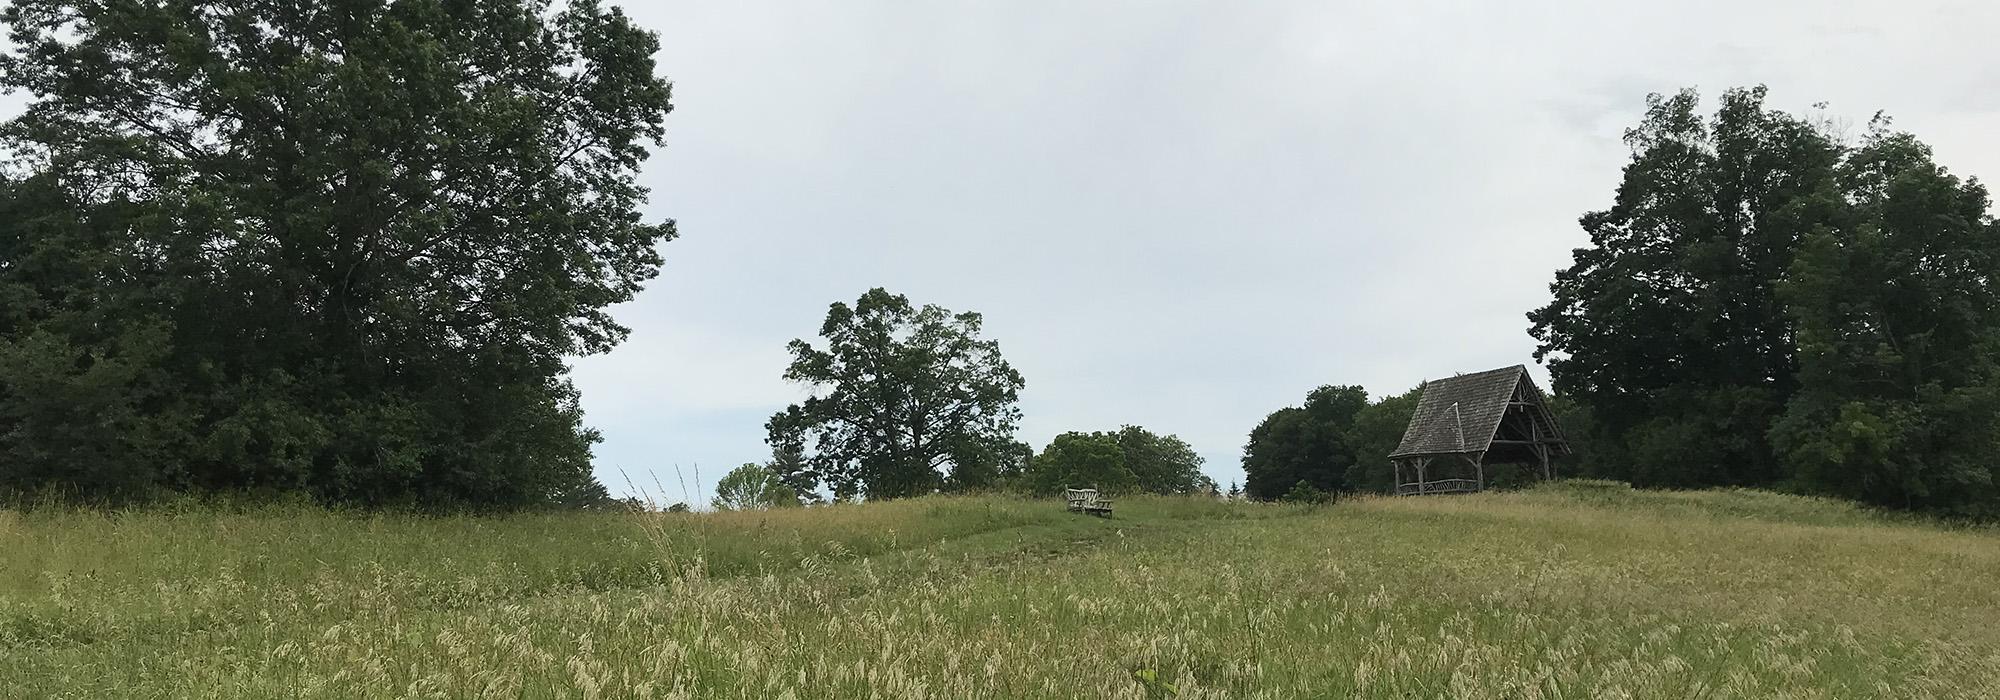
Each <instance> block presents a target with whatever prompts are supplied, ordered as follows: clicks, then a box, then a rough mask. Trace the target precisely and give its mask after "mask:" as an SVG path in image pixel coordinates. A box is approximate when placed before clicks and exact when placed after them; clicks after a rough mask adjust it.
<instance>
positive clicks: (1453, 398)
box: [1389, 365, 1568, 458]
mask: <svg viewBox="0 0 2000 700" xmlns="http://www.w3.org/2000/svg"><path fill="white" fill-rule="evenodd" d="M1522 384H1526V387H1525V391H1524V392H1523V393H1524V394H1525V396H1524V397H1523V398H1524V399H1526V400H1527V402H1529V403H1531V404H1532V406H1530V408H1529V412H1530V418H1531V420H1534V421H1535V422H1537V423H1539V424H1540V425H1541V426H1544V427H1545V428H1546V429H1547V430H1548V435H1549V436H1550V437H1551V438H1553V440H1552V441H1555V442H1560V441H1561V440H1562V429H1561V428H1560V427H1558V426H1557V425H1556V424H1555V419H1554V418H1553V417H1552V416H1550V415H1549V414H1548V409H1547V407H1546V405H1545V402H1546V398H1545V397H1544V396H1543V395H1542V390H1541V388H1540V387H1537V386H1535V380H1534V379H1532V378H1530V377H1529V376H1528V368H1527V367H1525V366H1522V365H1514V366H1512V367H1502V368H1500V369H1492V370H1487V371H1484V372H1474V373H1472V374H1461V375H1458V376H1456V377H1449V378H1446V379H1437V380H1433V381H1429V382H1425V383H1424V393H1423V396H1422V398H1419V399H1418V400H1417V410H1416V411H1415V412H1413V413H1411V414H1410V426H1409V427H1408V428H1406V429H1405V430H1404V431H1403V441H1402V442H1401V443H1399V444H1397V445H1396V451H1395V452H1391V453H1389V456H1390V457H1392V458H1394V457H1408V456H1416V455H1442V454H1466V453H1472V452H1485V451H1487V449H1488V448H1490V447H1492V444H1493V436H1494V433H1496V432H1498V431H1499V429H1500V421H1501V419H1503V418H1505V417H1506V416H1507V409H1508V407H1509V406H1510V405H1511V403H1512V402H1513V400H1514V395H1515V390H1516V389H1517V388H1521V385H1522ZM1563 451H1564V452H1567V451H1568V450H1567V448H1566V447H1565V448H1564V449H1563Z"/></svg>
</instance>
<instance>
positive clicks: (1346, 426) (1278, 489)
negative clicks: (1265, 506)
mask: <svg viewBox="0 0 2000 700" xmlns="http://www.w3.org/2000/svg"><path fill="white" fill-rule="evenodd" d="M1367 406H1368V392H1367V391H1365V390H1363V389H1362V388H1361V387H1358V386H1322V387H1320V388H1318V389H1314V390H1313V391H1312V392H1311V393H1309V394H1307V395H1306V402H1305V406H1304V407H1302V408H1301V407H1286V408H1281V409H1278V410H1277V411H1276V412H1273V413H1272V414H1271V415H1269V416H1267V417H1265V418H1264V421H1263V422H1262V423H1259V424H1257V427H1256V428H1254V429H1252V430H1251V431H1250V441H1249V443H1248V444H1245V445H1244V446H1243V474H1244V476H1245V477H1246V481H1245V483H1244V490H1245V491H1246V492H1247V493H1249V494H1250V497H1251V498H1255V499H1259V500H1271V499H1275V498H1278V497H1280V496H1283V495H1284V494H1285V493H1286V491H1287V490H1289V489H1291V488H1292V486H1293V485H1294V484H1297V483H1298V482H1300V481H1304V482H1306V483H1308V484H1311V485H1312V486H1313V488H1317V489H1319V490H1321V491H1341V490H1344V489H1346V488H1347V483H1346V475H1347V473H1348V471H1349V470H1350V469H1352V468H1353V467H1354V465H1355V456H1356V455H1355V444H1354V436H1353V435H1351V432H1352V430H1353V429H1354V425H1355V420H1356V417H1357V416H1358V415H1359V414H1360V413H1361V411H1362V409H1364V408H1366V407H1367ZM1399 435H1400V434H1399Z"/></svg>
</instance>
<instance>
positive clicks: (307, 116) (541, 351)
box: [0, 0, 674, 505]
mask: <svg viewBox="0 0 2000 700" xmlns="http://www.w3.org/2000/svg"><path fill="white" fill-rule="evenodd" d="M0 19H4V24H5V25H6V27H7V28H8V31H9V39H10V42H11V48H10V49H9V50H8V51H7V52H6V54H5V55H4V57H0V86H4V87H8V88H16V89H20V90H24V91H26V92H28V93H29V94H31V95H33V96H34V101H33V102H32V103H31V104H30V105H29V107H28V109H27V111H26V113H25V114H23V115H22V116H20V117H18V118H16V119H14V120H12V121H11V122H8V123H7V124H5V125H4V126H0V155H4V160H5V161H7V162H8V163H9V164H10V167H8V168H7V170H6V171H5V172H4V174H0V464H4V465H5V466H4V467H0V486H6V487H14V488H30V489H32V488H50V487H54V488H64V489H70V490H75V491H80V492H83V493H88V494H112V493H119V494H133V493H140V492H145V491H149V490H156V489H191V490H238V489H258V490H263V489H269V490H283V491H294V490H297V491H305V492H309V493H312V494H315V495H317V496H319V497H322V498H325V499H329V500H340V501H350V502H363V503H384V502H397V501H454V502H470V503H481V504H499V505H506V504H530V503H543V502H548V501H550V500H551V499H554V498H558V497H559V496H560V495H561V494H565V493H574V492H576V491H577V490H578V489H579V484H582V483H584V482H587V481H589V480H590V478H591V477H590V471H589V469H590V461H589V460H590V445H591V443H592V442H594V441H595V440H596V439H597V436H596V434H595V433H594V432H593V431H591V430H588V429H586V428H585V427H584V426H583V424H582V416H581V412H580V410H579V409H578V406H577V393H576V391H575V389H574V388H572V386H571V385H570V383H569V381H568V380H567V379H566V378H565V375H566V371H567V370H566V368H565V364H564V363H565V358H566V357H569V356H574V355H581V354H590V353H598V352H604V351H606V350H608V349H610V348H611V347H612V346H613V345H615V344H617V343H618V342H619V341H620V340H622V339H623V338H624V337H625V334H626V329H624V328H623V327H621V326H619V325H618V324H617V323H615V322H614V321H613V320H612V319H611V317H610V316H609V315H608V314H607V312H606V308H607V307H609V306H610V305H612V304H615V303H618V302H621V301H624V300H627V299H630V298H631V297H632V295H633V294H634V292H636V291H637V290H638V289H639V288H640V285H641V284H642V283H643V282H645V281H646V280H647V279H649V278H651V277H653V276H654V275H655V274H657V270H658V267H659V265H660V263H661V259H660V257H659V254H658V253H657V251H656V248H655V246H656V245H658V244H660V243H661V242H663V241H666V240H669V239H671V238H672V237H673V236H674V228H673V225H672V223H671V222H665V223H646V222H644V221H643V220H642V218H641V216H640V214H639V212H638V207H639V205H640V204H641V203H642V200H643V198H644V195H645V191H644V189H643V188H641V187H639V186H638V185H637V184H636V183H635V181H634V175H635V173H636V172H637V169H638V167H639V165H640V163H641V162H642V161H643V160H645V158H646V157H647V150H646V146H647V145H648V144H656V143H658V142H659V140H660V138H661V136H662V123H663V120H664V118H665V116H666V114H667V112H668V110H669V88H668V84H667V83H666V82H665V81H664V80H663V79H661V78H659V77H658V76H656V75H655V74H654V64H653V59H652V54H653V53H654V51H655V50H657V48H658V43H657V41H656V40H655V38H654V36H653V35H652V34H651V33H649V32H647V31H644V30H641V29H639V28H637V27H635V26H633V25H632V23H631V22H630V21H628V20H627V19H626V17H625V16H624V15H623V14H621V13H620V12H619V11H617V10H616V9H609V10H607V9H604V8H602V7H600V6H599V5H598V4H597V3H596V2H594V1H593V0H583V1H581V2H575V3H568V4H566V5H564V6H563V7H562V8H561V9H559V10H552V9H550V7H549V5H548V4H547V3H544V2H539V1H534V0H528V1H514V2H508V1H504V0H503V1H500V2H482V3H456V2H443V1H442V0H394V1H391V2H362V3H343V4H340V5H339V6H338V7H333V6H323V5H318V4H312V3H292V4H284V3H280V4H276V5H273V4H270V3H261V2H250V1H248V0H218V1H216V2H204V3H97V2H75V1H73V0H16V1H15V2H12V3H10V4H9V5H8V7H7V8H6V10H5V12H4V15H0Z"/></svg>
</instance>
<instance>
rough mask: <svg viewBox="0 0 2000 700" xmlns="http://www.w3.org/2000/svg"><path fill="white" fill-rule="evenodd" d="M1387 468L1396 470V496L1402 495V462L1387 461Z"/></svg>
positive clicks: (1395, 460)
mask: <svg viewBox="0 0 2000 700" xmlns="http://www.w3.org/2000/svg"><path fill="white" fill-rule="evenodd" d="M1389 468H1391V469H1394V470H1396V491H1395V493H1396V495H1398V496H1400V495H1402V494H1403V460H1400V459H1392V460H1389Z"/></svg>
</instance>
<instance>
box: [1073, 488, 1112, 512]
mask: <svg viewBox="0 0 2000 700" xmlns="http://www.w3.org/2000/svg"><path fill="white" fill-rule="evenodd" d="M1063 500H1065V501H1068V502H1069V511H1070V512H1071V513H1089V514H1091V515H1095V516H1098V517H1100V518H1109V517H1111V499H1109V498H1105V497H1103V496H1099V495H1097V489H1063Z"/></svg>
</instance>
